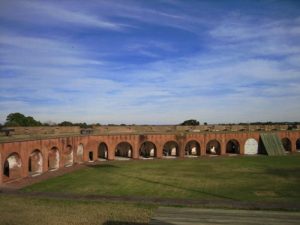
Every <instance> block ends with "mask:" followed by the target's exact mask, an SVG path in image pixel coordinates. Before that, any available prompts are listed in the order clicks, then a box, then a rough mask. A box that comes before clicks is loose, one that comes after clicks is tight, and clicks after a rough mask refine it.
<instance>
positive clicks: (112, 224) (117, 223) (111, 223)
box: [103, 220, 148, 225]
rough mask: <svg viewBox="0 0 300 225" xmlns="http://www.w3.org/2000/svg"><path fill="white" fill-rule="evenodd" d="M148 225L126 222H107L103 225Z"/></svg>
mask: <svg viewBox="0 0 300 225" xmlns="http://www.w3.org/2000/svg"><path fill="white" fill-rule="evenodd" d="M121 224H122V225H147V224H148V223H136V222H125V221H111V220H109V221H106V222H105V223H103V225H121Z"/></svg>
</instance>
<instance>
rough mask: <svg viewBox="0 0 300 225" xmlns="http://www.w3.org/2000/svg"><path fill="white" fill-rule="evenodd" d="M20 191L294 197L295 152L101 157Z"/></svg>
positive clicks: (299, 168)
mask: <svg viewBox="0 0 300 225" xmlns="http://www.w3.org/2000/svg"><path fill="white" fill-rule="evenodd" d="M24 191H39V192H67V193H79V194H99V195H112V196H143V197H156V198H160V197H161V198H180V199H218V200H219V199H232V200H243V201H264V202H266V201H271V202H282V201H285V202H295V201H299V200H300V155H299V154H296V155H289V156H283V157H282V156H281V157H268V156H254V157H211V158H209V157H203V158H198V159H184V160H139V161H122V162H121V161H113V162H104V163H101V164H99V165H96V166H90V167H87V168H84V169H82V170H79V171H76V172H73V173H70V174H66V175H63V176H60V177H56V178H53V179H49V180H47V181H44V182H41V183H37V184H34V185H32V186H29V187H27V188H25V189H24Z"/></svg>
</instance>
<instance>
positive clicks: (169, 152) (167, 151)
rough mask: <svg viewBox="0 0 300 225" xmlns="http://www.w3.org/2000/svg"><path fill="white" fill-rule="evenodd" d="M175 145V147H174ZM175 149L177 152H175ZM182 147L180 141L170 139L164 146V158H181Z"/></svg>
mask: <svg viewBox="0 0 300 225" xmlns="http://www.w3.org/2000/svg"><path fill="white" fill-rule="evenodd" d="M173 144H175V145H173ZM174 147H175V150H174ZM175 151H176V152H175ZM179 152H180V146H179V143H178V141H176V140H174V139H170V140H168V141H165V142H164V144H163V156H176V157H178V156H179Z"/></svg>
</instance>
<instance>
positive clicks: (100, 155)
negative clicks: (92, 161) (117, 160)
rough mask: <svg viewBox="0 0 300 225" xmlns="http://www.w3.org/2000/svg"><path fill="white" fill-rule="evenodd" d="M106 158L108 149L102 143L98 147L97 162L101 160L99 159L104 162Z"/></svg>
mask: <svg viewBox="0 0 300 225" xmlns="http://www.w3.org/2000/svg"><path fill="white" fill-rule="evenodd" d="M107 157H108V148H107V145H106V144H105V143H104V142H102V143H100V144H99V146H98V160H101V159H102V160H103V159H104V160H105V159H107Z"/></svg>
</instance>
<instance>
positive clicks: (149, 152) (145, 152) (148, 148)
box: [140, 141, 156, 158]
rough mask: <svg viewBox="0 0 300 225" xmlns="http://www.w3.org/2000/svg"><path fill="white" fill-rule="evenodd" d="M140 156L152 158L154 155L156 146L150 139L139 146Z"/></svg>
mask: <svg viewBox="0 0 300 225" xmlns="http://www.w3.org/2000/svg"><path fill="white" fill-rule="evenodd" d="M140 157H142V158H154V157H156V146H155V144H153V143H152V142H150V141H145V142H144V143H143V144H141V147H140Z"/></svg>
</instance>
